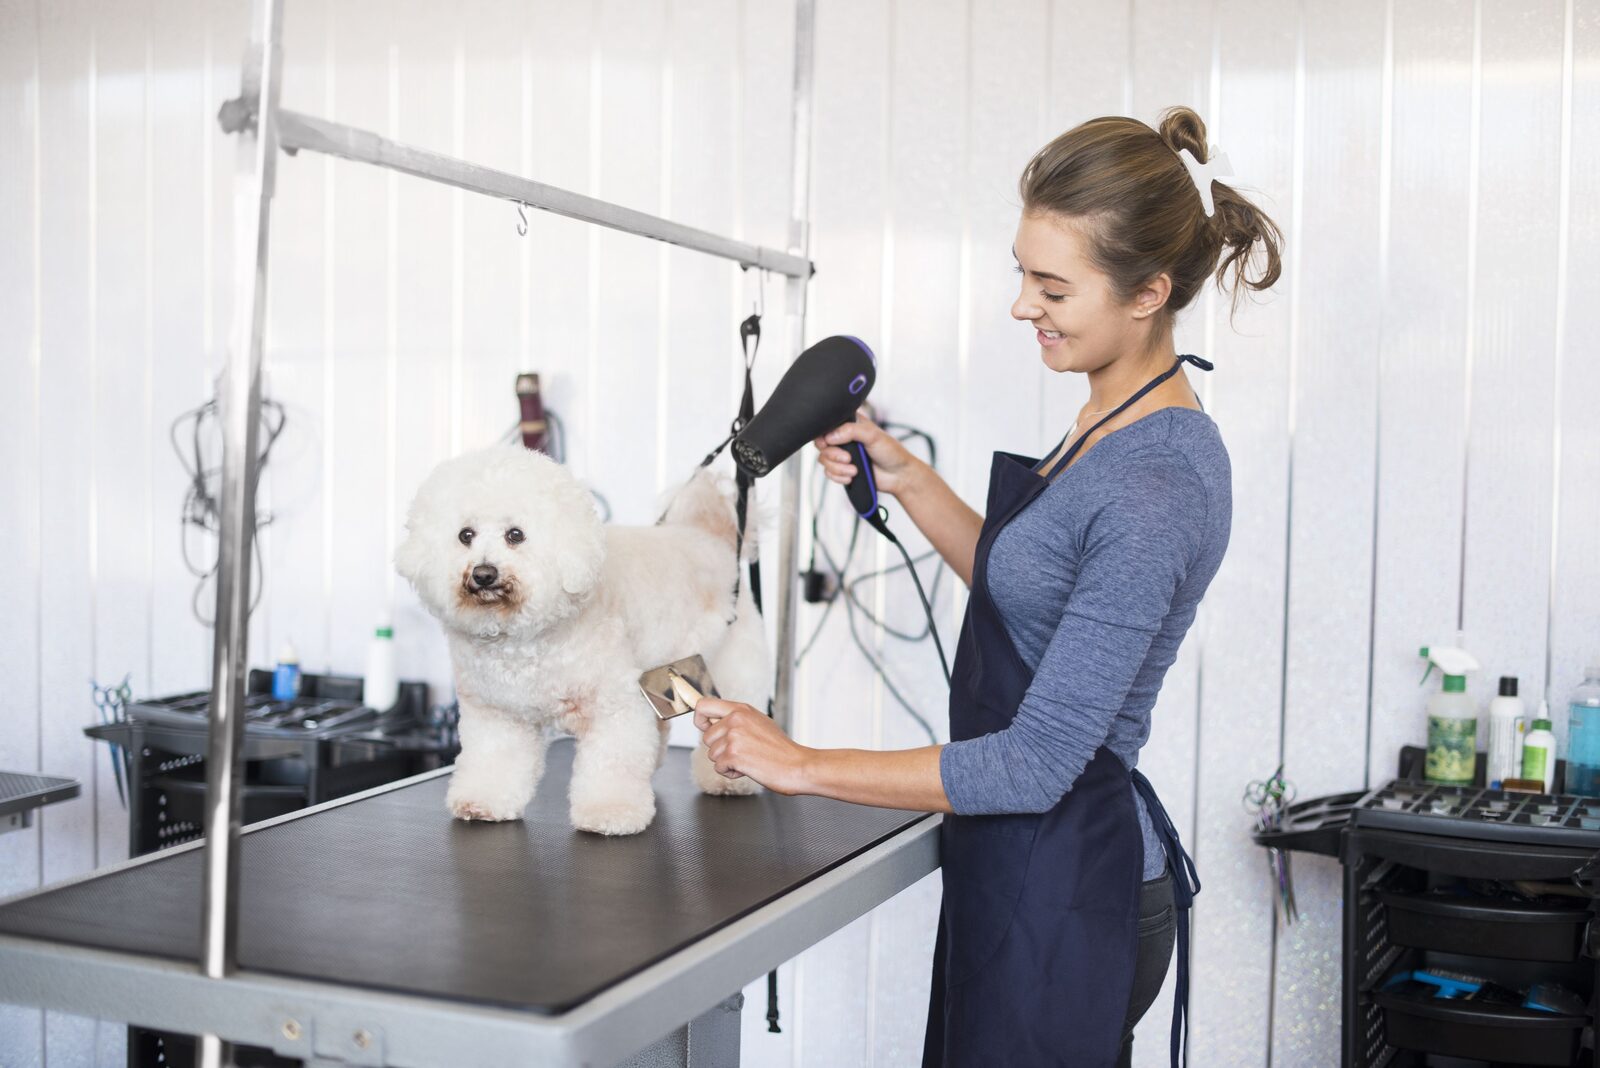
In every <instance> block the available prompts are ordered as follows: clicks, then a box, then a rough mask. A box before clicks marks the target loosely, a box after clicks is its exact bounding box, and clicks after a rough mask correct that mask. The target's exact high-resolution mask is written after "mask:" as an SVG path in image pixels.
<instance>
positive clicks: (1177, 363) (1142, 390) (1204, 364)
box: [1044, 355, 1213, 482]
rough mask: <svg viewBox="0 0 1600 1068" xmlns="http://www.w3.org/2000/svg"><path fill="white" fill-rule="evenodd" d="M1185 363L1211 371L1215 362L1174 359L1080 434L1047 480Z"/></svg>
mask: <svg viewBox="0 0 1600 1068" xmlns="http://www.w3.org/2000/svg"><path fill="white" fill-rule="evenodd" d="M1185 363H1191V364H1194V366H1196V367H1198V368H1200V370H1202V371H1209V370H1211V368H1212V366H1213V364H1212V363H1211V361H1210V360H1203V359H1201V358H1200V357H1198V356H1190V355H1183V356H1179V357H1178V358H1177V359H1176V360H1174V361H1172V366H1171V367H1169V368H1167V369H1166V370H1165V371H1162V372H1161V373H1160V374H1158V375H1156V376H1155V377H1154V378H1152V379H1151V380H1150V381H1148V382H1146V383H1145V384H1144V385H1143V386H1140V387H1139V391H1138V392H1137V393H1135V394H1134V395H1133V396H1131V397H1129V398H1128V399H1127V400H1125V401H1123V402H1122V403H1121V404H1119V405H1117V406H1116V407H1115V408H1113V409H1112V410H1111V412H1110V413H1109V414H1108V415H1106V417H1105V418H1103V419H1101V420H1100V421H1099V422H1098V423H1096V424H1095V425H1094V426H1092V427H1090V428H1089V429H1088V430H1086V431H1084V432H1083V433H1082V434H1080V435H1078V440H1077V441H1074V442H1073V443H1072V447H1071V448H1069V449H1068V450H1067V452H1066V455H1065V456H1063V457H1061V459H1059V460H1057V461H1056V465H1055V466H1054V467H1052V468H1051V469H1050V470H1049V471H1046V472H1045V476H1044V477H1045V480H1046V481H1047V482H1053V481H1055V477H1056V476H1057V475H1059V474H1060V473H1061V472H1063V471H1065V470H1066V469H1067V465H1068V464H1070V463H1071V462H1072V458H1073V457H1074V456H1076V455H1078V450H1079V449H1081V448H1083V443H1084V442H1086V441H1088V440H1089V435H1091V434H1093V433H1094V432H1095V431H1096V430H1099V429H1100V428H1101V427H1103V426H1105V425H1106V424H1107V423H1109V422H1111V420H1113V419H1115V418H1116V417H1117V416H1119V415H1121V414H1122V413H1123V412H1125V411H1127V410H1128V409H1129V408H1131V407H1132V406H1133V404H1134V402H1136V401H1138V400H1139V399H1140V398H1141V397H1143V396H1144V395H1145V394H1146V393H1149V392H1150V391H1151V390H1152V389H1155V388H1156V387H1157V386H1159V385H1160V384H1161V383H1163V382H1165V381H1166V380H1167V379H1169V378H1171V377H1172V376H1173V375H1175V374H1177V373H1178V371H1179V370H1180V369H1181V368H1182V367H1183V365H1184V364H1185ZM1056 447H1057V448H1060V446H1059V445H1058V446H1056Z"/></svg>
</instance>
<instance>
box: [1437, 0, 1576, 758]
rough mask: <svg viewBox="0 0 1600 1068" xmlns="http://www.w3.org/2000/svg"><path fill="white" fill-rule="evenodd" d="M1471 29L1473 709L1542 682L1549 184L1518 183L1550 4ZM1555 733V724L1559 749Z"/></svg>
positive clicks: (1536, 121) (1516, 10)
mask: <svg viewBox="0 0 1600 1068" xmlns="http://www.w3.org/2000/svg"><path fill="white" fill-rule="evenodd" d="M1479 17H1480V18H1481V20H1482V39H1481V50H1482V78H1481V82H1482V89H1481V92H1482V107H1481V111H1480V118H1479V122H1480V124H1481V128H1480V130H1479V134H1478V143H1479V146H1480V147H1479V156H1478V159H1479V180H1478V201H1477V220H1478V225H1477V251H1476V255H1475V258H1474V266H1475V269H1476V276H1475V278H1474V279H1473V280H1472V283H1471V288H1470V292H1471V293H1472V306H1471V307H1470V308H1469V314H1470V315H1471V321H1470V323H1469V329H1470V331H1471V333H1470V334H1469V335H1468V352H1469V353H1470V359H1471V374H1472V379H1471V384H1470V389H1471V393H1470V398H1471V400H1470V410H1469V415H1468V423H1467V461H1466V462H1467V483H1466V517H1467V518H1466V537H1465V542H1464V545H1463V552H1464V554H1465V567H1464V569H1463V570H1464V582H1463V585H1462V619H1463V626H1464V627H1465V630H1466V638H1467V645H1468V648H1470V649H1472V650H1474V651H1475V653H1476V654H1477V656H1478V658H1479V660H1480V661H1481V662H1482V664H1483V672H1482V673H1481V677H1480V678H1479V679H1478V680H1477V682H1478V686H1477V689H1476V692H1477V694H1478V695H1479V696H1481V697H1485V698H1486V697H1488V696H1490V695H1492V694H1493V693H1494V689H1493V686H1494V679H1495V677H1496V676H1498V675H1516V676H1518V677H1519V678H1522V679H1528V680H1530V682H1531V681H1533V680H1537V679H1539V678H1540V677H1541V676H1542V675H1543V669H1544V657H1545V643H1546V630H1545V623H1546V621H1547V619H1548V610H1549V585H1548V584H1549V580H1550V552H1549V547H1550V523H1551V509H1550V500H1551V493H1552V490H1553V484H1552V481H1551V470H1552V461H1553V456H1552V453H1551V449H1552V436H1551V432H1550V431H1551V413H1552V403H1551V398H1552V395H1553V389H1554V385H1555V360H1556V336H1555V306H1556V294H1557V285H1556V249H1557V229H1556V228H1557V223H1558V207H1559V200H1558V198H1559V190H1560V173H1559V169H1558V168H1557V167H1556V166H1546V167H1542V168H1539V169H1538V170H1537V171H1533V172H1531V173H1530V170H1529V168H1528V166H1527V164H1526V163H1525V162H1524V160H1526V159H1543V160H1548V161H1551V162H1552V163H1554V162H1555V161H1556V160H1557V159H1558V158H1559V151H1560V141H1561V123H1560V116H1561V111H1560V107H1561V55H1562V40H1563V30H1564V23H1565V19H1564V13H1563V5H1562V4H1561V3H1560V2H1559V0H1546V2H1526V3H1513V4H1486V5H1484V6H1483V9H1482V11H1481V13H1480V16H1479ZM1513 561H1514V562H1515V563H1512V562H1513ZM1534 685H1535V686H1536V685H1537V683H1536V682H1535V683H1534ZM1530 688H1531V687H1530ZM1468 689H1469V692H1472V690H1473V688H1472V686H1471V684H1470V683H1469V686H1468ZM1563 711H1564V710H1563ZM1565 723H1566V720H1565V716H1564V715H1563V714H1561V713H1560V712H1558V714H1557V717H1556V727H1557V731H1558V734H1557V737H1558V738H1563V737H1564V736H1565V731H1564V728H1565Z"/></svg>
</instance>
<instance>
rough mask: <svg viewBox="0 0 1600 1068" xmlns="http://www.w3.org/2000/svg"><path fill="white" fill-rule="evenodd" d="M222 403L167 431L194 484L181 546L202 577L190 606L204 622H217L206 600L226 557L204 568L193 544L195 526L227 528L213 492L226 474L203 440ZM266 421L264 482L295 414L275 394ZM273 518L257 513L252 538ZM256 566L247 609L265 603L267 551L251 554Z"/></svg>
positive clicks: (182, 519)
mask: <svg viewBox="0 0 1600 1068" xmlns="http://www.w3.org/2000/svg"><path fill="white" fill-rule="evenodd" d="M219 411H220V407H219V405H218V402H217V399H216V397H212V398H211V399H210V400H208V401H206V402H205V403H204V404H202V405H200V406H199V407H197V408H191V409H190V410H189V411H187V412H184V413H183V414H182V415H180V416H178V417H177V418H176V419H174V420H173V421H172V426H171V427H170V428H169V430H168V432H167V437H168V440H170V441H171V442H172V450H173V452H175V453H177V455H178V462H179V463H180V464H181V465H183V469H184V472H185V473H186V474H187V475H188V476H189V485H188V487H187V488H186V489H185V491H184V498H183V508H182V511H181V513H180V514H179V516H178V551H179V554H180V555H181V556H182V557H183V565H184V567H185V568H187V569H188V571H189V573H190V574H191V575H193V576H194V577H195V578H197V579H199V580H200V581H199V582H197V583H196V584H195V589H194V594H193V596H192V597H191V598H190V602H189V608H190V610H191V611H192V612H193V613H194V617H195V619H197V620H199V621H200V624H201V626H205V627H210V626H214V625H215V621H214V620H211V619H208V618H206V615H205V613H204V612H202V611H201V610H200V601H201V599H202V596H203V594H204V593H205V588H206V583H207V582H209V581H210V580H211V578H212V577H213V576H214V575H216V573H217V567H218V564H219V562H220V554H219V557H218V559H217V560H213V561H212V562H211V563H210V564H209V565H206V566H204V567H202V566H200V565H199V564H197V563H196V562H195V559H194V556H193V554H192V553H191V547H190V544H189V532H190V528H191V527H198V528H199V529H201V530H203V531H205V532H206V533H208V534H212V535H219V534H220V532H221V527H222V507H221V504H220V502H218V500H217V498H216V494H215V493H213V492H212V486H213V484H215V483H216V482H217V481H218V480H219V479H220V478H221V475H222V469H221V467H220V465H213V464H209V463H207V462H206V455H205V446H204V444H203V442H202V440H201V436H202V435H201V432H202V427H203V426H204V424H205V423H206V421H207V420H215V419H216V418H217V417H218V413H219ZM185 422H189V423H191V426H190V433H189V435H188V437H189V450H190V451H189V452H185V450H184V446H183V445H182V444H180V442H179V440H178V431H179V429H180V428H181V427H182V426H183V424H184V423H185ZM261 422H262V426H263V429H264V430H265V431H266V435H267V437H266V441H265V442H264V443H262V444H261V446H260V453H259V455H258V456H257V458H256V484H257V486H258V487H259V485H260V478H261V473H262V472H263V471H265V470H266V469H267V462H268V460H270V459H271V457H272V447H273V445H275V444H276V443H277V441H278V437H279V436H280V435H281V434H282V433H283V430H284V427H285V426H287V425H288V422H289V418H288V415H287V414H286V413H285V412H284V408H283V405H282V404H279V403H278V402H277V401H275V400H272V399H271V398H269V397H263V398H261ZM271 523H272V516H271V514H270V513H263V512H261V511H259V510H257V511H256V512H255V525H254V527H253V528H252V530H251V538H252V539H258V538H259V536H260V534H261V530H262V528H263V527H266V526H269V525H270V524H271ZM250 556H251V563H252V568H251V569H252V571H254V573H255V578H254V582H253V588H252V589H251V596H250V605H249V608H248V609H247V613H254V612H255V610H256V607H257V606H258V605H259V604H260V603H261V593H262V590H263V588H264V587H265V586H266V565H265V564H264V563H263V562H262V559H261V553H260V552H253V553H251V554H250Z"/></svg>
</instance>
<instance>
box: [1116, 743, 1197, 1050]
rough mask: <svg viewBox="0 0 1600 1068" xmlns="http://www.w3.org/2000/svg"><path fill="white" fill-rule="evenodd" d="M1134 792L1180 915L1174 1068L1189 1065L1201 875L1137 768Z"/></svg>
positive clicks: (1146, 780) (1174, 1023) (1159, 800)
mask: <svg viewBox="0 0 1600 1068" xmlns="http://www.w3.org/2000/svg"><path fill="white" fill-rule="evenodd" d="M1132 778H1133V786H1134V789H1136V790H1138V791H1139V796H1140V797H1141V798H1143V799H1144V806H1145V808H1146V810H1148V811H1149V813H1150V820H1151V822H1152V823H1154V824H1155V830H1156V834H1157V835H1159V836H1160V838H1161V848H1162V850H1163V851H1164V852H1165V853H1166V854H1167V867H1168V869H1169V870H1171V872H1172V905H1173V909H1174V911H1176V912H1177V914H1178V931H1177V942H1176V945H1175V947H1174V952H1175V955H1176V956H1177V958H1178V976H1177V983H1176V986H1175V987H1174V989H1173V995H1172V1068H1179V1066H1180V1065H1186V1064H1188V1063H1189V1059H1188V1050H1187V1049H1186V1048H1185V1045H1184V1028H1185V1025H1186V1024H1187V1017H1188V1013H1189V909H1190V908H1191V907H1192V906H1193V905H1194V896H1195V895H1196V894H1198V893H1199V892H1200V876H1199V873H1198V872H1196V871H1195V867H1194V860H1193V858H1191V857H1190V856H1189V854H1188V853H1187V852H1186V851H1185V850H1184V848H1183V842H1182V841H1180V840H1179V838H1178V829H1177V828H1176V827H1174V826H1173V825H1172V818H1171V817H1170V816H1168V815H1167V810H1166V809H1165V808H1163V807H1162V804H1161V799H1160V798H1158V797H1157V796H1156V790H1155V787H1154V786H1151V785H1150V780H1149V779H1147V778H1145V777H1144V773H1143V772H1141V771H1139V770H1138V769H1137V768H1135V769H1134V771H1133V773H1132Z"/></svg>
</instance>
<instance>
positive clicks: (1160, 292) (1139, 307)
mask: <svg viewBox="0 0 1600 1068" xmlns="http://www.w3.org/2000/svg"><path fill="white" fill-rule="evenodd" d="M1170 296H1172V276H1171V275H1169V274H1167V273H1166V272H1165V271H1162V272H1161V273H1160V274H1158V275H1156V276H1155V277H1154V278H1152V279H1150V281H1148V282H1146V283H1145V284H1144V285H1142V286H1140V287H1139V290H1138V292H1136V293H1135V294H1134V295H1133V317H1134V318H1135V319H1148V318H1150V317H1151V316H1152V315H1154V314H1155V313H1156V312H1158V311H1160V310H1161V309H1162V308H1165V307H1166V306H1167V298H1168V297H1170Z"/></svg>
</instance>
